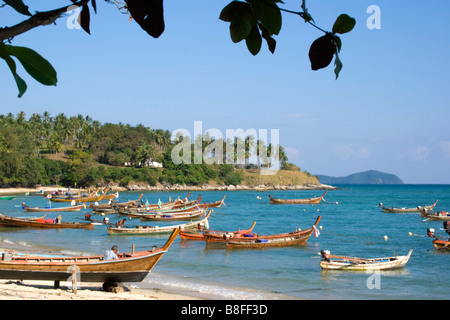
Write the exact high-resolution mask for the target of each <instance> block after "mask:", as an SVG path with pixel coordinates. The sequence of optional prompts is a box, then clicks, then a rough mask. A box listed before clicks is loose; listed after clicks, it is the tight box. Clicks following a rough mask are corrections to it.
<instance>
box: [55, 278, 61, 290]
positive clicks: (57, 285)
mask: <svg viewBox="0 0 450 320" xmlns="http://www.w3.org/2000/svg"><path fill="white" fill-rule="evenodd" d="M53 288H54V289H59V288H60V285H59V280H55V284H54V285H53Z"/></svg>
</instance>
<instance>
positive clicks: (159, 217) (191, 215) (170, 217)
mask: <svg viewBox="0 0 450 320" xmlns="http://www.w3.org/2000/svg"><path fill="white" fill-rule="evenodd" d="M205 210H206V208H203V209H200V210H194V211H187V212H180V213H173V212H166V213H153V214H140V215H137V216H136V217H139V218H140V219H141V220H152V221H176V220H193V219H200V218H201V216H202V215H203V214H204V213H205ZM131 217H132V215H131Z"/></svg>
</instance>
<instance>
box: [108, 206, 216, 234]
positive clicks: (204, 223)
mask: <svg viewBox="0 0 450 320" xmlns="http://www.w3.org/2000/svg"><path fill="white" fill-rule="evenodd" d="M210 214H211V211H209V212H208V214H207V216H206V217H205V218H204V219H202V220H200V221H191V222H188V223H183V224H177V225H170V226H136V227H135V228H124V227H108V232H109V234H133V235H136V234H164V233H171V232H172V231H173V230H174V229H179V230H180V232H183V231H184V230H187V229H194V228H208V219H209V216H210Z"/></svg>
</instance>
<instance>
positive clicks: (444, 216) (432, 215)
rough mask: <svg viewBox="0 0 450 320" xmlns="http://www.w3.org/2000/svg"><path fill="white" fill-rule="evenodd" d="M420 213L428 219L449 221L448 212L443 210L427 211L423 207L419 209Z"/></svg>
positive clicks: (449, 215)
mask: <svg viewBox="0 0 450 320" xmlns="http://www.w3.org/2000/svg"><path fill="white" fill-rule="evenodd" d="M420 215H421V216H422V217H424V218H427V219H429V220H440V221H442V220H443V221H450V212H445V211H437V212H428V211H427V210H425V209H423V210H421V211H420Z"/></svg>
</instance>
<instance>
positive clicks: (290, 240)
mask: <svg viewBox="0 0 450 320" xmlns="http://www.w3.org/2000/svg"><path fill="white" fill-rule="evenodd" d="M319 221H320V216H318V217H317V219H316V222H315V223H314V225H313V226H312V227H311V228H309V229H305V230H295V231H292V232H287V233H280V234H271V235H257V236H255V237H247V235H243V236H242V237H239V238H234V239H233V238H229V239H227V240H226V241H225V244H226V246H227V248H229V249H237V248H249V249H255V248H267V247H287V246H293V245H304V244H306V242H307V241H308V239H309V237H310V236H311V235H312V234H313V233H314V234H315V236H316V237H317V236H318V235H319V232H318V230H317V229H316V226H317V224H318V223H319ZM207 241H208V240H207Z"/></svg>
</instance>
